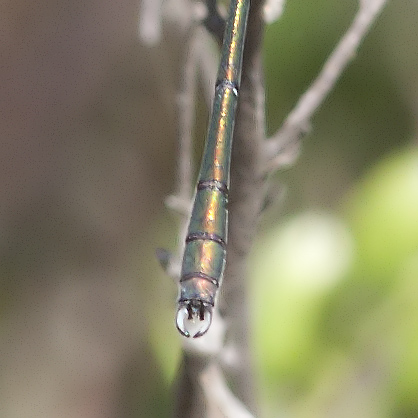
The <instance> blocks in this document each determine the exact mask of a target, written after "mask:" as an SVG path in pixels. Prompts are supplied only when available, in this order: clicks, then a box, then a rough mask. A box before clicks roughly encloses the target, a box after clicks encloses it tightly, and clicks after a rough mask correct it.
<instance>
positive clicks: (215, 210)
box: [176, 0, 250, 338]
mask: <svg viewBox="0 0 418 418" xmlns="http://www.w3.org/2000/svg"><path fill="white" fill-rule="evenodd" d="M249 7H250V0H231V3H230V11H229V17H228V20H227V22H226V28H225V34H224V40H223V45H222V49H221V62H220V66H219V70H218V76H217V81H216V86H215V98H214V101H213V108H212V115H211V119H210V123H209V128H208V137H207V140H206V145H205V150H204V154H203V158H202V165H201V168H200V173H199V178H198V182H197V186H196V194H195V199H194V204H193V209H192V214H191V218H190V223H189V228H188V231H187V236H186V245H185V249H184V255H183V264H182V270H181V277H180V281H179V299H178V311H177V317H176V324H177V328H178V330H179V331H180V332H181V333H182V334H183V335H184V336H185V337H190V336H192V337H194V338H196V337H200V336H201V335H203V334H205V333H206V331H207V330H208V329H209V327H210V324H211V322H212V316H213V312H212V311H213V307H214V305H215V299H216V293H217V290H218V288H219V286H220V284H221V282H222V277H223V273H224V269H225V260H226V242H227V229H228V209H227V204H228V188H229V168H230V161H231V147H232V136H233V131H234V121H235V112H236V107H237V101H238V91H239V85H240V81H241V67H242V56H243V50H244V40H245V33H246V25H247V18H248V12H249Z"/></svg>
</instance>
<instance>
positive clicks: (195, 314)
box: [176, 299, 212, 338]
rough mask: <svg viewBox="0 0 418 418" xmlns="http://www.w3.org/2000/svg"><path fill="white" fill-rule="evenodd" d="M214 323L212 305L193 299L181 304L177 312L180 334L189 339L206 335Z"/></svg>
mask: <svg viewBox="0 0 418 418" xmlns="http://www.w3.org/2000/svg"><path fill="white" fill-rule="evenodd" d="M211 323H212V305H210V304H208V303H205V302H202V301H200V300H196V299H191V300H186V301H184V302H181V303H180V305H179V308H178V310H177V316H176V325H177V329H178V330H179V331H180V333H181V334H182V335H183V336H185V337H187V338H189V337H193V338H198V337H201V336H202V335H204V334H206V332H207V331H208V329H209V327H210V325H211Z"/></svg>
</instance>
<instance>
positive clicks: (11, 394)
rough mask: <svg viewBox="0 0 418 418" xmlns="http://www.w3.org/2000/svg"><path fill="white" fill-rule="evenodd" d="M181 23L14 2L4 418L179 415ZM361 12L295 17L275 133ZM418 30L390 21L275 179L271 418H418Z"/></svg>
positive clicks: (400, 17) (260, 328)
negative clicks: (176, 278)
mask: <svg viewBox="0 0 418 418" xmlns="http://www.w3.org/2000/svg"><path fill="white" fill-rule="evenodd" d="M157 3H158V2H156V4H157ZM173 4H175V2H174V0H173V1H168V2H166V4H165V5H164V9H163V10H164V15H163V17H164V18H163V21H162V37H161V39H160V40H159V41H158V42H157V41H156V42H155V43H154V44H153V45H149V43H148V44H147V43H146V42H144V41H143V40H141V39H140V38H139V36H138V19H139V17H141V13H144V11H143V9H141V4H140V3H139V2H138V1H136V0H135V1H134V0H123V1H119V2H114V1H108V0H104V1H103V0H100V1H99V0H89V1H85V0H83V1H81V0H75V1H73V2H70V3H68V2H64V1H59V0H47V1H46V2H45V1H44V2H39V1H31V2H29V1H27V0H13V1H11V0H5V1H3V2H2V3H1V5H0V28H1V30H0V33H1V40H2V41H1V44H0V45H1V46H0V51H1V52H0V98H1V99H0V126H1V132H0V140H1V152H0V160H1V161H0V197H1V199H0V226H1V233H0V239H1V241H0V245H1V252H0V256H1V262H0V271H1V278H0V286H1V288H0V301H1V305H0V324H1V326H0V417H5V418H21V417H43V418H50V417H51V418H53V417H54V418H58V417H66V418H68V417H83V418H84V417H86V418H96V417H97V418H99V417H100V418H102V417H150V418H153V417H165V416H168V415H169V411H170V393H171V384H172V382H173V379H174V376H175V373H176V368H177V366H178V361H179V358H180V337H179V336H178V333H177V331H176V329H175V326H174V310H175V298H176V293H177V290H176V286H175V285H174V283H173V282H172V281H171V280H170V279H169V278H167V277H166V276H165V274H164V273H163V272H162V271H161V268H160V267H159V265H158V263H157V260H156V258H155V255H154V254H155V249H156V248H157V247H164V248H168V249H171V250H175V249H176V244H177V236H176V235H177V231H178V220H179V219H178V216H177V215H176V214H174V213H172V212H171V211H169V210H168V209H166V208H165V206H164V199H165V198H166V197H167V195H169V194H170V193H172V192H173V190H174V187H175V183H174V177H175V174H174V173H175V167H176V160H175V155H176V141H177V122H176V121H177V119H176V118H177V115H176V103H177V99H178V96H177V92H178V86H179V82H180V77H181V74H182V57H183V54H184V44H185V36H186V34H185V32H184V27H182V26H181V25H179V24H178V22H179V21H180V22H181V16H182V14H184V16H186V15H187V13H188V11H187V9H182V8H175V7H172V6H173ZM356 8H357V2H356V1H354V0H353V1H351V0H350V1H348V0H347V1H343V2H342V1H329V0H315V1H313V0H309V1H307V0H293V1H289V2H288V4H287V5H286V8H285V12H284V14H283V16H282V18H281V20H280V21H278V22H276V23H274V24H272V25H270V26H269V27H268V28H267V33H266V39H265V51H264V52H265V72H266V98H267V109H266V112H267V127H266V129H267V132H268V134H272V133H274V131H275V130H276V129H277V128H278V127H279V126H280V124H281V122H282V121H283V118H284V117H285V116H286V114H287V113H288V112H289V111H290V110H291V109H292V107H293V106H294V104H295V103H296V101H297V99H298V97H299V96H300V95H301V94H302V93H303V91H304V90H305V89H306V87H307V86H308V85H309V84H310V82H311V81H312V80H313V78H314V77H315V76H316V74H317V73H318V71H319V69H320V68H321V66H322V64H323V62H324V60H325V59H326V57H327V56H328V55H329V53H330V52H331V50H332V49H333V47H334V46H335V44H336V42H337V40H338V39H339V38H340V37H341V36H342V35H343V33H344V32H345V31H346V29H347V27H348V25H349V23H350V21H351V19H352V16H353V15H354V13H355V11H356ZM179 16H180V18H179ZM186 17H187V16H186ZM417 17H418V3H417V2H416V1H414V0H394V1H392V2H389V3H388V6H387V7H386V9H385V10H384V11H383V14H382V15H381V16H380V18H379V19H378V21H377V23H376V24H375V26H374V27H373V29H372V31H371V33H370V34H369V35H368V36H367V38H366V39H365V41H364V43H363V45H362V47H361V49H360V51H359V54H358V56H357V57H356V59H355V60H354V61H353V63H352V64H351V65H350V66H349V68H348V69H347V71H346V72H345V73H344V75H343V77H342V78H341V80H340V82H339V83H338V85H337V87H336V88H335V90H334V91H333V92H332V94H331V95H330V97H329V98H328V99H327V101H326V102H325V104H324V106H323V107H322V108H321V109H320V110H319V112H318V113H317V115H316V116H315V118H314V120H313V129H312V133H311V135H309V136H308V137H307V138H306V140H305V142H304V145H303V150H302V155H301V157H300V159H299V160H298V161H297V164H296V165H295V167H293V168H291V169H289V170H288V171H286V172H285V173H279V174H277V175H276V176H275V178H274V179H272V182H277V183H280V184H284V185H285V186H286V190H287V192H286V195H285V197H284V199H282V200H280V202H277V204H276V205H274V206H273V207H271V208H270V209H269V210H268V211H267V212H266V213H265V214H264V216H263V218H262V220H261V222H260V233H259V235H258V237H257V240H256V243H255V246H254V251H253V254H252V257H251V260H250V261H251V262H250V269H251V277H252V281H251V283H250V286H251V291H252V294H253V298H252V305H251V306H250V307H249V309H251V314H252V318H253V347H254V353H255V362H256V365H257V368H256V376H257V384H258V388H259V389H258V390H259V393H258V396H259V399H260V411H261V414H260V416H261V417H275V418H276V417H292V418H293V417H295V418H304V417H307V418H308V417H309V418H313V417H328V416H330V417H331V416H333V417H335V416H338V417H353V416H356V417H365V418H372V417H379V418H382V417H383V418H384V417H394V418H395V417H396V418H397V417H399V418H400V417H402V418H406V417H416V416H418V354H417V353H418V304H417V303H416V300H417V297H418V280H417V278H418V220H417V215H418V148H417V145H418V139H417V129H416V128H417V120H418V119H417V116H418V115H417V112H418V99H417V98H418V72H417V71H416V68H417V66H418V55H417V54H416V48H417V43H418V42H417V39H418V29H417V25H416V20H417ZM215 57H216V54H215V53H214V59H216V58H215ZM201 119H202V120H201V122H202V127H201V128H198V131H203V132H204V131H205V127H204V126H205V124H206V121H205V120H204V118H203V117H202V118H201ZM196 141H197V142H200V141H201V138H197V139H196Z"/></svg>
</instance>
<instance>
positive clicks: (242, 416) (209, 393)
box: [200, 363, 254, 418]
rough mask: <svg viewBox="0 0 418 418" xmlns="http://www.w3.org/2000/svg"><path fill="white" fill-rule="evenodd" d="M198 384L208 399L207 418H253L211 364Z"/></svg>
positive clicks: (215, 366) (202, 374)
mask: <svg viewBox="0 0 418 418" xmlns="http://www.w3.org/2000/svg"><path fill="white" fill-rule="evenodd" d="M200 383H201V385H202V388H203V392H204V393H205V396H206V399H208V417H211V418H215V417H223V418H254V415H252V414H251V413H250V412H249V411H248V410H247V408H246V407H245V405H243V404H242V402H240V401H239V400H238V399H237V398H236V397H235V396H234V394H233V393H232V392H231V390H230V389H229V387H228V385H227V383H226V381H225V378H224V376H223V375H222V373H221V371H220V370H219V367H218V366H217V365H215V364H213V363H212V364H210V365H209V366H208V367H207V368H206V369H205V370H204V371H203V372H202V373H201V375H200Z"/></svg>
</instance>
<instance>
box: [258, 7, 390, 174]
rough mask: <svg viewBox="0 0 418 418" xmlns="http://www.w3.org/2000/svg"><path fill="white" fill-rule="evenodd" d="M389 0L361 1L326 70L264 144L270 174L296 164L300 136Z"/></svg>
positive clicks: (327, 63) (306, 130)
mask: <svg viewBox="0 0 418 418" xmlns="http://www.w3.org/2000/svg"><path fill="white" fill-rule="evenodd" d="M386 2H387V0H360V2H359V5H360V6H359V10H358V12H357V14H356V16H355V17H354V20H353V23H352V24H351V26H350V28H349V29H348V31H347V32H346V33H345V35H344V36H343V37H342V39H341V41H340V42H339V44H338V45H337V47H336V48H335V50H334V51H333V53H332V54H331V56H330V57H329V59H328V60H327V62H326V63H325V65H324V66H323V68H322V71H321V72H320V74H319V75H318V77H317V78H316V80H315V81H314V82H313V83H312V84H311V86H310V87H309V88H308V90H307V91H306V92H305V93H304V94H303V95H302V97H301V98H300V99H299V102H298V103H297V105H296V106H295V108H294V109H293V110H292V111H291V112H290V114H289V116H288V117H287V118H286V120H285V122H284V123H283V125H282V127H281V128H280V129H279V130H278V131H277V132H276V133H275V134H274V136H273V137H272V138H271V139H270V140H269V141H267V142H266V144H265V147H264V148H265V149H264V156H265V159H266V161H267V163H266V165H265V167H266V168H265V172H266V173H270V172H272V171H275V170H277V169H280V168H283V166H284V165H290V164H293V163H294V160H295V159H296V158H297V156H298V154H299V151H298V148H299V139H300V137H301V136H302V135H303V134H305V133H307V132H308V130H309V127H310V121H311V118H312V116H313V114H314V113H315V112H316V111H317V110H318V108H319V107H320V106H321V104H322V103H323V102H324V100H325V98H326V97H327V96H328V94H329V92H330V91H331V90H332V89H333V88H334V86H335V83H336V82H337V80H338V79H339V77H340V76H341V74H342V72H343V71H344V69H345V68H346V67H347V65H348V63H349V62H350V61H351V60H352V59H353V58H354V57H355V55H356V51H357V49H358V48H359V45H360V43H361V41H362V40H363V39H364V37H365V36H366V34H367V32H368V31H369V29H370V27H371V26H372V24H373V23H374V21H375V19H376V18H377V16H378V15H379V13H380V12H381V10H382V9H383V7H384V6H385V4H386ZM284 154H288V155H284Z"/></svg>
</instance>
